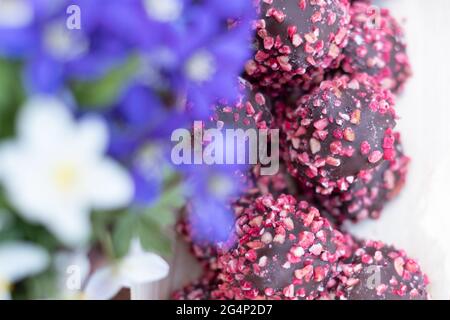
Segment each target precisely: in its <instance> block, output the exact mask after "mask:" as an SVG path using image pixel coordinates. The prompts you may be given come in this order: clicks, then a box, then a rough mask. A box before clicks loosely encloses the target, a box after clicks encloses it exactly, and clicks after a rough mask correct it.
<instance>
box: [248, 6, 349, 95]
mask: <svg viewBox="0 0 450 320" xmlns="http://www.w3.org/2000/svg"><path fill="white" fill-rule="evenodd" d="M258 11H259V14H260V20H258V21H257V22H256V23H255V25H256V39H255V50H256V53H255V57H254V59H253V60H251V61H250V62H249V63H248V64H247V66H246V74H247V77H248V78H249V79H251V81H252V82H254V83H257V84H258V85H259V86H261V87H264V88H267V89H268V91H269V92H270V93H271V94H273V95H279V94H280V93H281V92H282V91H283V90H284V89H285V88H286V87H287V86H300V85H302V86H305V87H309V86H310V84H311V83H318V82H320V81H321V79H323V73H324V69H326V68H328V67H329V66H330V65H331V64H332V62H333V61H334V60H336V59H337V58H338V57H339V54H340V52H341V49H342V48H343V47H344V46H345V44H346V37H347V34H348V27H349V21H350V18H349V13H348V11H349V9H348V5H345V4H344V3H343V2H341V0H328V1H322V2H318V1H312V0H300V1H299V0H273V2H272V3H268V1H259V5H258Z"/></svg>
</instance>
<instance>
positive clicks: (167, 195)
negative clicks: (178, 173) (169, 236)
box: [144, 185, 186, 227]
mask: <svg viewBox="0 0 450 320" xmlns="http://www.w3.org/2000/svg"><path fill="white" fill-rule="evenodd" d="M185 202H186V199H185V197H184V195H183V189H182V187H181V186H180V185H176V186H173V187H171V188H169V189H168V190H166V191H164V193H163V194H162V195H161V197H160V198H159V200H158V202H157V203H156V204H155V205H154V206H153V207H151V208H149V209H148V210H146V211H145V213H144V218H146V219H149V220H152V221H153V222H155V223H156V224H158V225H159V226H160V227H166V226H169V225H171V224H173V223H174V222H175V211H176V210H178V209H180V208H182V207H183V206H184V204H185Z"/></svg>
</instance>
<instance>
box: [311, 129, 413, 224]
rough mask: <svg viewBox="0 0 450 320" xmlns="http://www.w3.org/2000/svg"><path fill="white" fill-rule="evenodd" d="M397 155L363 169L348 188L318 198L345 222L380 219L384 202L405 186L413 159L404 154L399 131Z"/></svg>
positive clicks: (329, 210)
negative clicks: (372, 167) (377, 164)
mask: <svg viewBox="0 0 450 320" xmlns="http://www.w3.org/2000/svg"><path fill="white" fill-rule="evenodd" d="M395 144H396V155H395V159H394V160H392V161H384V162H383V163H382V164H381V165H380V166H379V167H376V168H374V169H371V170H367V171H361V172H360V173H359V174H358V177H357V179H356V181H355V182H354V183H353V184H352V185H351V186H350V187H349V189H348V190H347V191H344V192H335V193H334V194H332V195H330V196H320V195H317V196H316V197H317V201H318V202H319V203H321V204H322V206H323V207H324V208H325V209H326V211H327V212H329V213H331V215H332V216H333V217H334V218H335V219H336V221H338V223H342V222H343V221H345V220H352V221H354V222H358V221H361V220H363V219H366V218H372V219H377V218H378V217H379V216H380V214H381V212H382V210H383V208H384V206H385V204H386V203H387V202H389V200H391V199H392V198H394V197H395V196H397V195H398V193H399V192H400V191H401V190H402V189H403V186H404V184H405V180H406V176H407V173H408V167H409V162H410V159H409V157H407V156H405V155H404V152H403V147H402V145H401V143H400V135H399V134H398V133H397V134H396V142H395Z"/></svg>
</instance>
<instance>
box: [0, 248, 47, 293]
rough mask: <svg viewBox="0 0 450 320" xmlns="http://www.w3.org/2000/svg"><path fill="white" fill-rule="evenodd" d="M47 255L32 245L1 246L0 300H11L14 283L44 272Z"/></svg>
mask: <svg viewBox="0 0 450 320" xmlns="http://www.w3.org/2000/svg"><path fill="white" fill-rule="evenodd" d="M48 263H49V257H48V255H47V253H46V252H45V251H44V250H43V249H41V248H40V247H37V246H35V245H32V244H28V243H22V242H14V243H4V244H2V245H0V300H6V299H10V292H11V288H12V285H13V283H15V282H17V281H19V280H22V279H24V278H26V277H29V276H32V275H35V274H38V273H40V272H41V271H43V270H44V269H45V268H46V267H47V266H48Z"/></svg>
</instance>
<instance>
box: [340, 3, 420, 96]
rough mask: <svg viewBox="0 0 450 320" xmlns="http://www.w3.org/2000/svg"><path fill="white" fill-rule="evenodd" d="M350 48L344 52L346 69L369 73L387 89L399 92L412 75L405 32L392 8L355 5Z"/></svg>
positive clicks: (349, 41)
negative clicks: (394, 15)
mask: <svg viewBox="0 0 450 320" xmlns="http://www.w3.org/2000/svg"><path fill="white" fill-rule="evenodd" d="M350 13H351V17H352V18H351V27H350V36H349V40H348V45H347V46H346V48H345V49H344V51H343V55H342V57H341V59H342V69H343V70H344V71H345V72H348V73H355V72H365V73H368V74H370V75H372V76H373V77H374V78H375V79H376V80H377V81H378V82H379V83H381V84H382V86H383V87H384V88H386V89H391V90H392V91H394V92H398V91H400V90H401V89H402V87H403V85H404V83H405V82H406V80H407V79H408V78H409V77H410V76H411V74H412V72H411V66H410V64H409V59H408V55H407V52H406V42H405V38H404V32H403V29H402V27H401V26H400V24H399V23H398V22H397V21H396V20H395V19H394V18H393V17H392V16H391V14H390V12H389V10H388V9H384V8H381V9H380V8H376V7H374V6H372V5H370V3H365V2H354V3H353V4H352V6H351V9H350Z"/></svg>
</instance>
